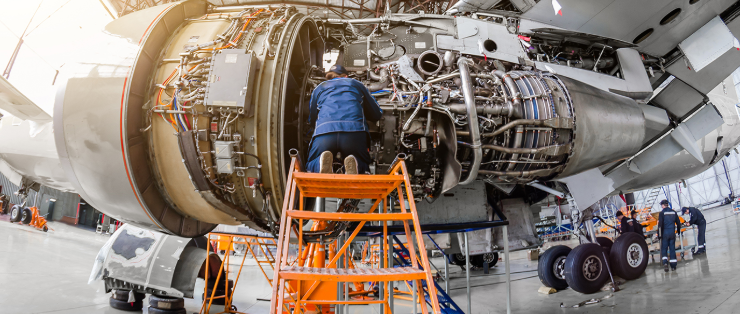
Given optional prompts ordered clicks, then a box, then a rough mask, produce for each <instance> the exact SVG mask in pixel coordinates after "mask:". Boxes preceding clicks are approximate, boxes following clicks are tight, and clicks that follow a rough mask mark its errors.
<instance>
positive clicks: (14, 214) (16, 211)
mask: <svg viewBox="0 0 740 314" xmlns="http://www.w3.org/2000/svg"><path fill="white" fill-rule="evenodd" d="M22 214H23V208H22V207H21V206H20V205H15V206H13V208H11V209H10V222H19V221H21V215H22Z"/></svg>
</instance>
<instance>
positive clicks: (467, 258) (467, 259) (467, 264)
mask: <svg viewBox="0 0 740 314" xmlns="http://www.w3.org/2000/svg"><path fill="white" fill-rule="evenodd" d="M463 235H464V238H465V288H466V289H467V290H466V291H467V295H468V311H467V312H466V313H473V311H472V310H471V308H472V304H471V303H470V245H468V233H467V232H465V233H463ZM414 313H416V311H414Z"/></svg>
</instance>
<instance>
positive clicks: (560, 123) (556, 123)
mask: <svg viewBox="0 0 740 314" xmlns="http://www.w3.org/2000/svg"><path fill="white" fill-rule="evenodd" d="M453 112H454V111H453ZM519 125H528V126H544V127H551V128H555V129H572V128H573V119H571V118H564V117H558V118H551V119H547V120H535V119H519V120H514V121H511V122H509V123H507V124H504V125H502V126H501V127H500V128H497V129H496V131H493V132H491V133H484V134H481V137H495V136H497V135H499V134H501V133H504V132H505V131H507V130H509V129H511V128H513V127H515V126H519Z"/></svg>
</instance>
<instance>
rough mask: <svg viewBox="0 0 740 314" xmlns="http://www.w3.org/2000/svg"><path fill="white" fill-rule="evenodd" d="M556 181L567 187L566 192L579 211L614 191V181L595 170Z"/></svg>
mask: <svg viewBox="0 0 740 314" xmlns="http://www.w3.org/2000/svg"><path fill="white" fill-rule="evenodd" d="M558 181H560V182H563V183H565V184H567V185H568V190H570V192H571V195H573V198H574V199H575V201H576V204H578V208H580V209H581V210H583V209H586V208H587V207H589V206H591V205H593V204H594V203H596V202H598V201H599V200H600V199H602V198H603V197H604V196H607V195H609V193H611V192H612V191H614V181H612V179H611V178H608V177H604V176H603V175H602V174H601V171H599V169H597V168H593V169H591V170H589V171H585V172H581V173H579V174H576V175H573V176H570V177H567V178H562V179H558Z"/></svg>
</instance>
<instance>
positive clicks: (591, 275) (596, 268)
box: [583, 255, 602, 281]
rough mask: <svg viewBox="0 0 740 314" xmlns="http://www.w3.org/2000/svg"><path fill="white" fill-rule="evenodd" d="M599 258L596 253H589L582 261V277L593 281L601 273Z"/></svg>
mask: <svg viewBox="0 0 740 314" xmlns="http://www.w3.org/2000/svg"><path fill="white" fill-rule="evenodd" d="M601 269H602V266H601V260H600V259H599V258H598V257H597V256H596V255H591V256H589V257H587V258H586V260H585V261H584V262H583V277H585V278H586V280H588V281H594V280H596V279H598V278H599V276H600V275H601Z"/></svg>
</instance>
